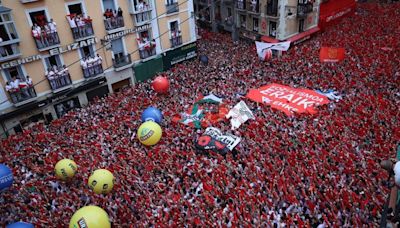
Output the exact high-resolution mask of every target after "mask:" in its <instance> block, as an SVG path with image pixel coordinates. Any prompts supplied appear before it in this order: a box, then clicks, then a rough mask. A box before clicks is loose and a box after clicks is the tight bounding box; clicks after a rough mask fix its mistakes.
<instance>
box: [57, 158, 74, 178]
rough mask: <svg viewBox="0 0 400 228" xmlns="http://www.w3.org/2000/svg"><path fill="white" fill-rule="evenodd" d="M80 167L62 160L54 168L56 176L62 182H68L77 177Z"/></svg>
mask: <svg viewBox="0 0 400 228" xmlns="http://www.w3.org/2000/svg"><path fill="white" fill-rule="evenodd" d="M77 169H78V166H77V165H76V163H75V162H74V161H72V160H70V159H62V160H60V161H58V162H57V164H56V166H55V167H54V171H55V173H56V176H57V177H58V178H59V179H61V180H67V179H70V178H72V177H74V176H75V173H76V170H77Z"/></svg>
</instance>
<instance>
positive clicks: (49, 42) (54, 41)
mask: <svg viewBox="0 0 400 228" xmlns="http://www.w3.org/2000/svg"><path fill="white" fill-rule="evenodd" d="M33 39H34V40H35V43H36V47H37V49H38V50H39V51H46V50H49V49H52V48H54V47H57V46H59V45H60V38H59V37H58V33H57V32H45V31H43V30H42V32H41V34H38V33H36V34H35V35H34V36H33Z"/></svg>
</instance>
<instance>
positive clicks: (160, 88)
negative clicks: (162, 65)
mask: <svg viewBox="0 0 400 228" xmlns="http://www.w3.org/2000/svg"><path fill="white" fill-rule="evenodd" d="M152 86H153V89H154V90H155V91H156V92H157V93H167V92H168V89H169V81H168V79H167V78H165V77H162V76H158V77H156V78H155V79H154V80H153V83H152Z"/></svg>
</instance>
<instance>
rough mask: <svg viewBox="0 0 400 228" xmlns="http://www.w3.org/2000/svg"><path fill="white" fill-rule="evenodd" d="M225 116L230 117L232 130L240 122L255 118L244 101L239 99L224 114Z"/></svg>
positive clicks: (238, 125)
mask: <svg viewBox="0 0 400 228" xmlns="http://www.w3.org/2000/svg"><path fill="white" fill-rule="evenodd" d="M226 118H228V119H229V118H232V119H231V124H232V130H235V129H237V128H239V127H240V125H242V123H245V122H246V121H247V120H248V119H255V117H254V115H253V113H252V112H251V110H250V109H249V107H247V105H246V103H245V102H244V101H240V102H239V103H237V104H236V105H235V107H233V108H232V109H231V110H230V111H229V113H228V115H226Z"/></svg>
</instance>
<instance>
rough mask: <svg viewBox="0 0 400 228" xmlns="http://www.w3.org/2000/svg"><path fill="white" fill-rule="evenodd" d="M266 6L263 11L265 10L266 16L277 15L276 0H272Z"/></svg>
mask: <svg viewBox="0 0 400 228" xmlns="http://www.w3.org/2000/svg"><path fill="white" fill-rule="evenodd" d="M266 7H267V9H266V10H265V11H266V12H267V16H270V17H277V16H278V1H277V0H272V2H271V3H269V4H267V6H266Z"/></svg>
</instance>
